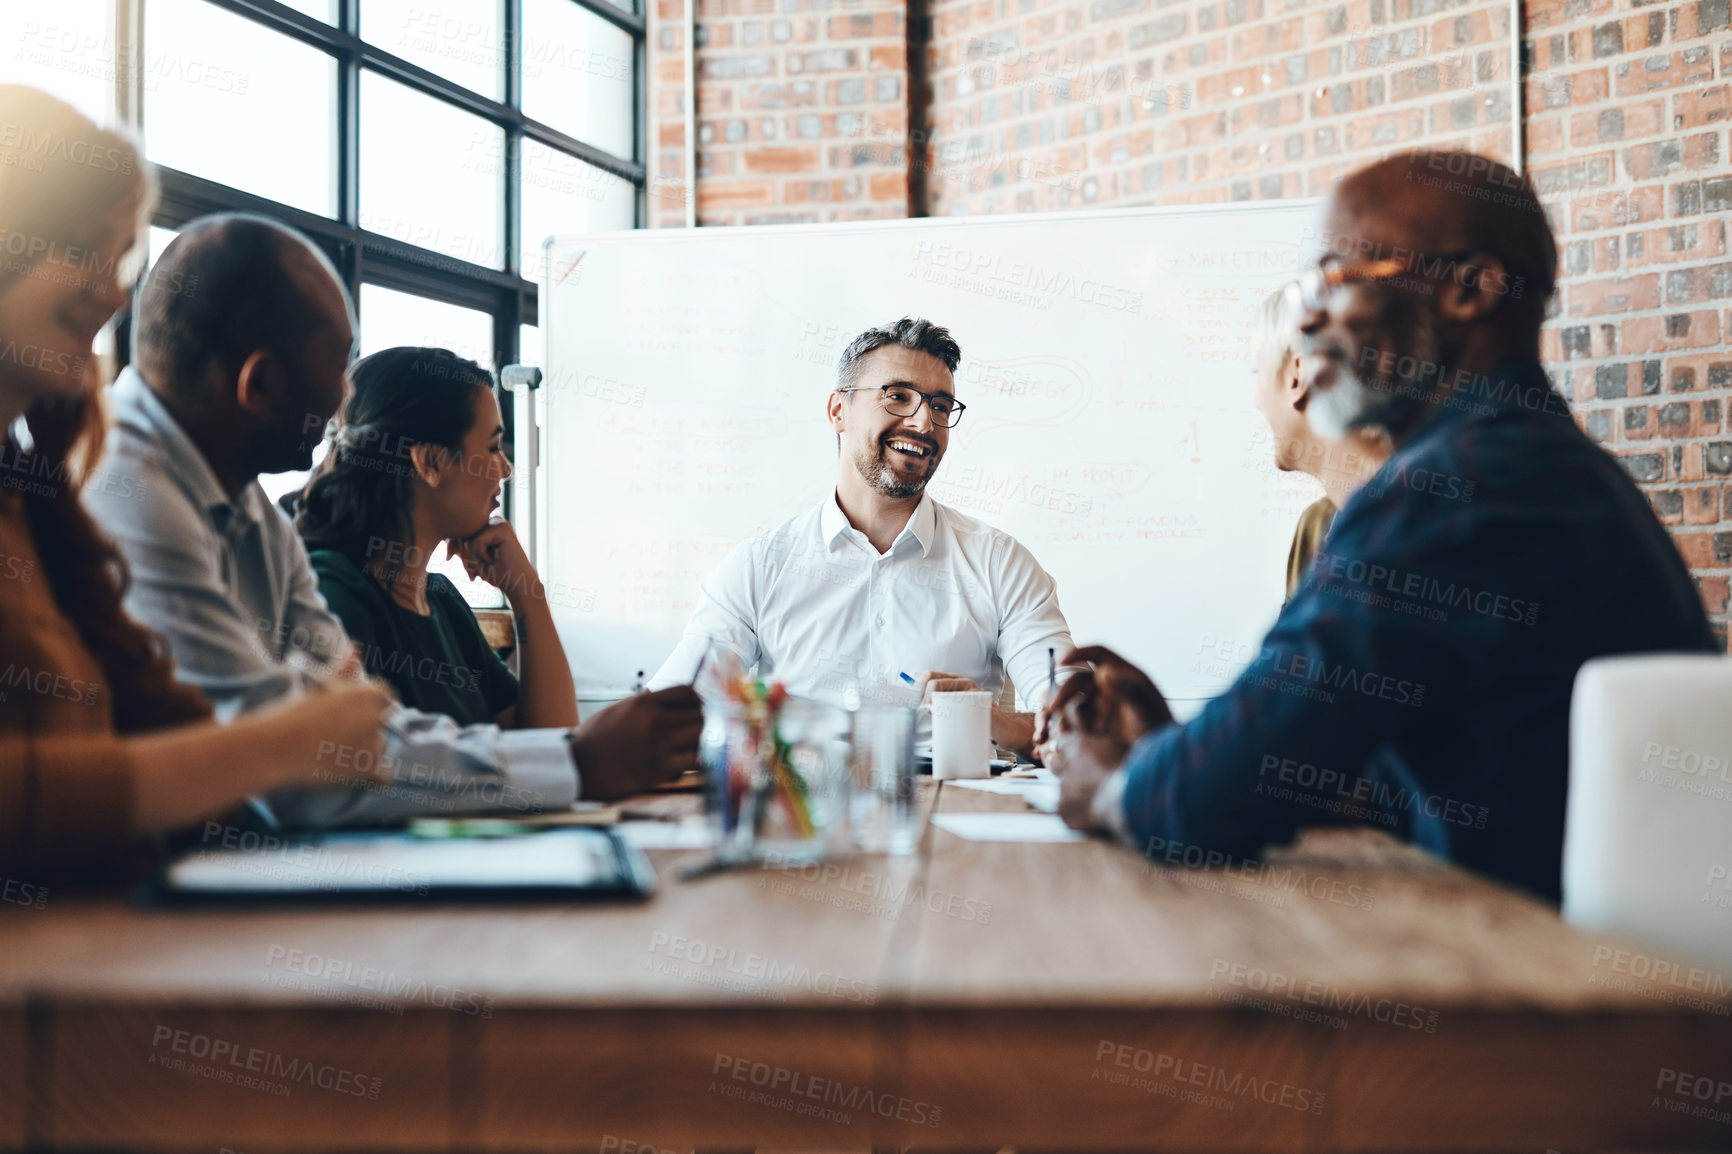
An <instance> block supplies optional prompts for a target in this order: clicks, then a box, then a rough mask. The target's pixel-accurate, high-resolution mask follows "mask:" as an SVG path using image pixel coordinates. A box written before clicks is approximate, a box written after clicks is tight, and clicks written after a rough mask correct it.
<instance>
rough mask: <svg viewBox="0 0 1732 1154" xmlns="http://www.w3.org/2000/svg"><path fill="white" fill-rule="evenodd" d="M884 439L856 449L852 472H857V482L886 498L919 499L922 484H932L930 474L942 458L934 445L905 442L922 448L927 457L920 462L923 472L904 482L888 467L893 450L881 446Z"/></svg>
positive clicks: (934, 470) (923, 488) (935, 470)
mask: <svg viewBox="0 0 1732 1154" xmlns="http://www.w3.org/2000/svg"><path fill="white" fill-rule="evenodd" d="M885 439H886V438H880V439H879V440H878V441H877V442H875V443H874V444H872V445H862V446H860V451H859V452H858V453H856V454H854V468H856V469H858V470H859V472H860V476H861V478H862V479H864V480H865V482H866V483H867V484H868V485H870V486H871V487H872V488H873V489H874V490H876V491H877V492H879V493H881V494H883V495H884V496H886V497H893V498H896V499H897V500H902V499H905V498H908V497H918V496H920V494H921V493H922V492H923V491H924V490H925V489H926V483H927V482H928V481H930V480H932V474H933V473H935V472H937V471H938V462H939V461H941V460H943V458H944V454H943V453H942V452H941V451H940V450H939V448H938V446H937V445H934V444H932V443H931V442H929V441H921V440H918V439H916V438H912V437H911V438H908V439H909V440H915V441H916V443H917V444H921V445H924V446H925V447H926V449H927V451H928V454H929V455H928V456H927V458H926V460H925V461H924V462H923V463H924V464H925V466H926V469H925V471H924V472H922V473H921V474H920V475H919V476H917V477H914V478H912V479H906V480H905V479H903V478H902V477H901V476H899V475H898V474H897V472H896V467H895V466H894V465H892V464H891V463H890V458H889V454H890V453H891V452H893V451H894V450H892V449H891V448H890V447H889V446H887V445H886V444H885V443H884V441H885ZM874 450H876V451H874Z"/></svg>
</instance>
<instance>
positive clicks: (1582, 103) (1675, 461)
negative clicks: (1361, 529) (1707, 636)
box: [1527, 0, 1732, 632]
mask: <svg viewBox="0 0 1732 1154" xmlns="http://www.w3.org/2000/svg"><path fill="white" fill-rule="evenodd" d="M1527 36H1528V40H1529V42H1530V43H1531V45H1532V60H1533V73H1532V75H1531V77H1530V79H1529V81H1528V84H1527V108H1528V113H1529V131H1528V137H1529V143H1528V155H1529V158H1530V162H1531V164H1532V166H1533V173H1534V179H1535V181H1536V182H1537V183H1538V185H1539V188H1540V190H1541V193H1542V195H1543V197H1544V199H1545V201H1546V203H1547V206H1548V207H1549V208H1551V209H1552V217H1553V227H1554V229H1555V230H1556V231H1557V234H1558V247H1559V250H1560V259H1561V261H1562V265H1563V274H1564V275H1563V285H1562V288H1561V290H1560V292H1559V296H1558V300H1557V301H1556V302H1555V308H1556V312H1557V315H1556V316H1555V317H1554V319H1553V320H1552V322H1551V323H1550V324H1549V325H1547V326H1546V333H1545V345H1544V355H1545V359H1546V362H1547V364H1548V365H1549V366H1551V367H1552V368H1553V369H1554V370H1555V371H1556V374H1557V377H1558V380H1559V384H1560V385H1563V386H1565V387H1566V388H1567V390H1568V394H1569V396H1570V397H1571V400H1572V402H1573V404H1574V406H1575V408H1576V410H1577V414H1578V419H1579V420H1580V421H1581V422H1582V424H1583V426H1584V427H1585V428H1586V429H1587V430H1588V432H1589V434H1590V435H1592V436H1593V437H1595V438H1596V439H1597V440H1599V441H1601V442H1602V443H1604V444H1605V445H1606V447H1607V448H1608V449H1610V450H1612V451H1613V452H1615V453H1617V454H1618V455H1619V456H1621V457H1623V458H1624V462H1625V465H1626V466H1627V467H1628V468H1629V470H1630V472H1631V473H1632V474H1633V475H1634V476H1635V477H1636V479H1637V480H1638V481H1640V482H1642V484H1643V487H1644V488H1645V489H1646V490H1647V491H1648V496H1649V497H1650V499H1651V500H1652V501H1653V503H1654V507H1655V510H1656V511H1657V512H1658V513H1659V514H1660V518H1661V520H1663V521H1665V522H1666V523H1667V524H1669V525H1671V526H1672V530H1673V534H1674V538H1675V540H1676V541H1677V543H1678V546H1679V548H1680V549H1681V550H1682V551H1683V554H1684V557H1685V560H1687V561H1688V562H1689V563H1690V567H1691V569H1692V570H1694V571H1695V573H1696V575H1697V581H1698V584H1699V585H1700V586H1701V588H1702V595H1703V602H1704V604H1706V606H1707V608H1708V612H1709V614H1710V615H1711V616H1712V617H1713V619H1714V621H1715V623H1716V625H1717V627H1719V628H1720V629H1721V630H1722V632H1724V628H1725V623H1726V621H1727V616H1726V611H1727V577H1728V574H1729V573H1732V504H1728V501H1729V500H1732V485H1727V484H1725V482H1726V481H1727V479H1728V475H1732V440H1728V439H1727V436H1726V432H1725V430H1726V429H1727V426H1726V424H1725V414H1724V406H1725V404H1726V402H1727V399H1728V397H1729V396H1732V351H1729V350H1728V348H1727V344H1726V337H1727V333H1728V331H1729V329H1732V257H1728V255H1727V251H1726V222H1727V217H1728V214H1729V212H1732V166H1729V165H1728V156H1729V154H1732V150H1729V148H1728V145H1729V143H1732V142H1729V141H1728V138H1727V129H1728V125H1729V124H1732V93H1729V90H1728V85H1727V83H1726V81H1727V78H1728V75H1729V73H1732V30H1729V28H1728V18H1727V0H1684V2H1681V3H1680V2H1672V3H1650V4H1641V3H1630V2H1629V0H1623V2H1619V3H1614V0H1527Z"/></svg>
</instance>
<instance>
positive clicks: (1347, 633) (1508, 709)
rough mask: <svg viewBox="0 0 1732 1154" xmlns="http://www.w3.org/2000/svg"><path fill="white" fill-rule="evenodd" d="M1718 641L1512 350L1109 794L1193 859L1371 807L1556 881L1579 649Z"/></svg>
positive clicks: (1696, 602)
mask: <svg viewBox="0 0 1732 1154" xmlns="http://www.w3.org/2000/svg"><path fill="white" fill-rule="evenodd" d="M1718 649H1719V646H1717V645H1716V644H1715V640H1714V637H1713V635H1712V634H1711V633H1710V631H1709V628H1708V621H1707V618H1706V616H1705V615H1704V613H1703V610H1702V605H1701V601H1700V599H1699V597H1698V595H1697V591H1696V588H1695V585H1694V583H1693V582H1692V581H1691V578H1690V574H1689V572H1688V571H1687V570H1686V569H1685V567H1684V564H1683V561H1682V559H1681V558H1680V557H1679V555H1678V551H1677V549H1676V548H1675V547H1674V546H1673V544H1672V541H1671V538H1670V536H1669V535H1668V534H1667V532H1666V530H1665V529H1664V528H1663V527H1662V526H1661V525H1660V523H1659V521H1658V520H1657V519H1656V518H1655V517H1654V514H1653V511H1652V510H1651V509H1650V508H1649V506H1648V502H1647V500H1646V499H1645V498H1644V497H1643V496H1642V494H1641V492H1640V491H1639V490H1638V489H1637V488H1636V486H1635V484H1634V483H1632V482H1631V480H1630V478H1629V477H1628V476H1627V475H1626V474H1625V473H1624V471H1623V469H1622V468H1621V467H1620V466H1619V465H1618V463H1617V461H1616V460H1614V459H1613V458H1612V457H1611V456H1609V455H1608V454H1606V453H1605V452H1603V451H1602V450H1600V449H1599V448H1598V447H1596V446H1595V445H1594V444H1593V443H1591V442H1590V441H1589V440H1588V439H1587V437H1585V436H1584V435H1583V434H1582V433H1581V431H1580V430H1579V429H1577V427H1576V425H1575V422H1574V421H1573V420H1572V419H1571V418H1570V416H1569V414H1568V408H1567V406H1566V404H1565V402H1564V399H1563V398H1562V397H1561V396H1559V395H1558V394H1557V393H1556V392H1554V391H1553V390H1552V389H1551V387H1550V385H1549V384H1548V382H1547V381H1546V377H1545V372H1544V370H1543V369H1542V368H1541V367H1540V365H1539V364H1538V363H1537V362H1525V363H1517V364H1514V365H1509V366H1506V367H1505V368H1503V369H1502V370H1500V371H1498V372H1494V373H1491V374H1486V375H1483V376H1477V377H1475V378H1474V379H1473V380H1472V381H1469V382H1467V383H1466V384H1465V385H1460V386H1458V387H1457V388H1456V389H1455V390H1454V392H1453V393H1452V394H1451V396H1450V398H1449V400H1448V401H1447V402H1446V404H1445V407H1443V408H1440V409H1439V410H1438V411H1437V412H1436V413H1435V414H1434V415H1433V416H1432V417H1430V418H1428V419H1427V421H1426V422H1425V423H1424V424H1423V425H1422V426H1421V428H1420V429H1419V430H1418V431H1417V433H1416V434H1415V435H1414V436H1413V437H1412V438H1411V439H1410V440H1409V441H1408V442H1407V443H1406V444H1404V445H1403V446H1402V447H1401V448H1400V449H1399V450H1398V451H1397V452H1396V453H1395V454H1394V455H1393V456H1392V457H1391V458H1390V459H1389V461H1388V462H1386V463H1385V464H1384V466H1383V468H1382V469H1380V470H1379V471H1378V472H1377V473H1376V474H1375V475H1374V476H1373V477H1372V478H1371V479H1370V480H1369V481H1367V482H1366V484H1365V485H1364V487H1363V488H1361V489H1360V490H1359V491H1358V492H1357V493H1355V494H1354V495H1353V497H1352V498H1351V499H1350V500H1349V501H1348V502H1347V505H1346V507H1345V508H1343V509H1342V510H1341V513H1340V515H1339V516H1338V517H1337V518H1336V520H1335V524H1334V526H1333V528H1332V529H1331V531H1330V533H1329V536H1328V537H1327V538H1326V539H1325V541H1324V543H1323V548H1322V551H1321V552H1320V553H1319V555H1318V557H1317V560H1316V562H1315V564H1314V565H1313V566H1312V569H1311V572H1310V574H1309V576H1308V577H1307V579H1306V581H1305V583H1304V585H1303V586H1302V587H1301V588H1300V589H1299V591H1298V592H1297V593H1296V594H1295V595H1294V597H1293V599H1292V600H1291V601H1290V602H1289V603H1288V604H1287V606H1286V608H1285V609H1283V610H1282V612H1281V616H1280V617H1279V618H1278V619H1277V620H1276V622H1275V626H1274V628H1273V629H1271V630H1270V632H1269V635H1268V636H1267V637H1265V638H1264V639H1263V641H1262V644H1261V646H1259V647H1256V648H1254V649H1253V648H1251V647H1250V646H1246V647H1245V651H1244V652H1242V653H1240V654H1238V656H1239V658H1240V659H1241V660H1249V662H1250V664H1249V665H1248V667H1247V668H1246V669H1245V670H1244V672H1243V673H1242V674H1240V676H1239V678H1238V680H1237V681H1236V682H1235V683H1234V684H1233V686H1232V687H1231V688H1230V689H1228V690H1227V692H1225V693H1224V694H1222V695H1221V696H1220V697H1218V698H1216V699H1215V700H1214V701H1211V702H1210V703H1209V704H1208V705H1207V706H1206V707H1205V708H1204V709H1203V711H1202V712H1201V713H1199V714H1198V715H1197V716H1196V717H1194V718H1192V719H1191V720H1190V721H1189V722H1188V723H1185V724H1183V725H1171V726H1168V727H1166V728H1165V729H1163V730H1161V731H1159V732H1157V733H1153V734H1150V735H1149V736H1147V737H1145V738H1144V739H1143V740H1142V741H1141V742H1139V743H1138V744H1137V745H1136V746H1135V747H1134V748H1133V749H1132V750H1131V752H1130V755H1129V756H1128V757H1127V758H1126V760H1125V766H1124V769H1123V770H1122V771H1121V772H1120V773H1119V774H1117V775H1115V778H1114V779H1113V781H1112V782H1111V784H1112V787H1113V789H1114V790H1115V791H1117V792H1118V793H1119V795H1120V796H1119V800H1118V802H1117V805H1118V806H1119V807H1121V808H1119V809H1118V812H1115V813H1113V814H1112V815H1111V816H1112V817H1113V818H1115V819H1120V820H1122V823H1123V824H1122V826H1121V832H1122V833H1124V834H1125V835H1126V836H1127V838H1128V839H1130V840H1131V841H1132V842H1133V843H1134V844H1135V845H1136V846H1137V847H1138V848H1140V849H1142V850H1144V852H1146V853H1148V854H1149V855H1150V856H1151V857H1153V858H1154V859H1155V860H1157V861H1168V862H1175V863H1176V862H1187V863H1191V864H1195V863H1197V862H1223V861H1226V862H1231V861H1235V860H1238V859H1245V858H1254V857H1256V856H1257V855H1258V854H1259V853H1260V852H1261V850H1262V849H1263V847H1265V846H1268V845H1271V844H1282V843H1285V842H1287V841H1289V840H1291V838H1292V837H1293V835H1294V834H1295V833H1296V832H1297V831H1298V830H1299V829H1301V828H1303V827H1306V826H1315V825H1340V824H1349V823H1361V824H1369V825H1372V826H1374V827H1377V828H1382V829H1385V830H1388V831H1390V832H1392V833H1395V834H1398V835H1400V836H1403V837H1405V838H1407V839H1409V840H1412V841H1414V842H1416V843H1418V844H1420V845H1422V846H1424V847H1425V848H1427V849H1430V850H1432V851H1433V852H1435V853H1437V854H1439V855H1440V856H1442V857H1445V858H1448V859H1451V860H1453V861H1456V862H1459V863H1460V864H1462V865H1464V866H1466V867H1468V868H1470V869H1474V870H1477V871H1479V872H1481V873H1483V874H1487V875H1490V876H1491V877H1494V878H1497V879H1499V880H1502V881H1504V882H1507V883H1510V884H1513V885H1517V886H1520V887H1523V888H1525V889H1527V890H1530V891H1532V892H1533V893H1535V894H1539V895H1542V896H1544V897H1547V898H1549V899H1551V900H1552V901H1553V902H1556V901H1558V900H1559V899H1560V897H1561V877H1560V874H1561V869H1562V856H1563V837H1564V798H1565V792H1566V790H1567V787H1568V780H1569V745H1568V733H1569V712H1570V692H1571V688H1572V685H1573V683H1574V680H1575V676H1576V671H1577V670H1578V669H1579V668H1580V667H1581V665H1582V663H1583V662H1584V661H1586V660H1588V659H1589V658H1591V657H1599V656H1602V655H1605V654H1616V653H1641V652H1649V651H1654V650H1688V651H1717V650H1718ZM1219 656H1222V657H1230V656H1232V654H1229V653H1222V654H1220V655H1219ZM1115 824H1118V823H1117V822H1115Z"/></svg>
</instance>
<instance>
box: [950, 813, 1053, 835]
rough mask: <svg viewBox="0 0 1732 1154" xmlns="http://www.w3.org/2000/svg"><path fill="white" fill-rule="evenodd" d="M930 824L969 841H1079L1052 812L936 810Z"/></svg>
mask: <svg viewBox="0 0 1732 1154" xmlns="http://www.w3.org/2000/svg"><path fill="white" fill-rule="evenodd" d="M932 824H933V825H935V826H937V827H938V828H939V829H942V830H945V831H946V832H949V833H953V834H955V835H956V836H957V837H961V838H967V839H968V840H969V841H1040V842H1050V841H1082V840H1083V835H1082V834H1080V833H1078V832H1077V831H1076V830H1074V829H1072V828H1070V826H1068V825H1066V824H1065V823H1064V819H1063V818H1061V817H1059V816H1058V815H1057V814H1051V813H939V814H934V815H933V816H932Z"/></svg>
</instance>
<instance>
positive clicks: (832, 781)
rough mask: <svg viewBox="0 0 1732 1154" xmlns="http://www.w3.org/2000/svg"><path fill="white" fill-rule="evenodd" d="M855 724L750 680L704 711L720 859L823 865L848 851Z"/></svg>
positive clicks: (835, 711) (835, 710) (836, 711)
mask: <svg viewBox="0 0 1732 1154" xmlns="http://www.w3.org/2000/svg"><path fill="white" fill-rule="evenodd" d="M848 751H849V715H848V711H847V710H845V709H842V708H840V707H838V706H833V705H825V704H823V703H822V702H817V701H808V700H805V699H803V698H795V697H790V696H788V694H787V692H786V691H785V690H784V689H783V688H782V686H781V685H780V684H779V683H770V684H765V683H764V682H760V681H755V680H752V679H748V678H745V677H741V678H738V679H736V680H734V681H733V683H732V684H731V685H730V686H729V687H728V693H727V696H726V697H725V698H723V699H721V700H711V701H707V702H706V703H705V705H704V739H703V743H702V754H703V758H704V769H705V775H706V778H707V785H706V789H707V792H708V795H709V796H708V801H709V805H708V809H709V813H710V820H711V823H712V827H713V832H714V834H715V837H716V844H717V847H718V850H719V852H720V853H721V854H723V855H726V856H728V857H734V858H756V859H760V860H765V861H772V862H809V861H817V860H820V859H822V858H826V857H829V856H831V855H832V854H836V853H841V852H843V851H845V850H846V849H847V848H848V810H849V795H850V789H851V777H850V773H849V764H848Z"/></svg>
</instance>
